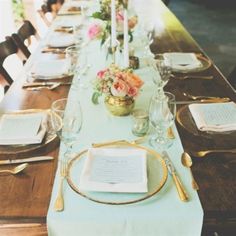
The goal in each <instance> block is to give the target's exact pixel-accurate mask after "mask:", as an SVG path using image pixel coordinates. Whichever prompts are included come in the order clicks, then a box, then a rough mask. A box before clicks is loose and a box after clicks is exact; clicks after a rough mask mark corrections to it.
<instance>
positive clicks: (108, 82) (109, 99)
mask: <svg viewBox="0 0 236 236" xmlns="http://www.w3.org/2000/svg"><path fill="white" fill-rule="evenodd" d="M93 84H94V93H93V96H92V102H93V103H94V104H98V98H99V97H100V96H101V95H103V94H104V95H105V100H104V103H105V106H106V108H107V110H108V111H109V112H110V113H111V114H113V115H115V116H127V115H129V114H130V113H131V111H132V110H133V108H134V105H135V98H136V97H137V96H138V94H139V91H140V88H141V87H142V85H143V81H142V80H141V79H140V78H139V77H138V76H137V75H135V74H134V73H133V71H132V70H131V69H129V68H126V69H121V68H119V67H118V66H116V65H115V64H111V65H110V66H109V67H108V68H106V69H104V70H100V71H99V72H98V73H97V76H96V79H95V80H94V83H93Z"/></svg>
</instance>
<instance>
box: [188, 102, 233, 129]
mask: <svg viewBox="0 0 236 236" xmlns="http://www.w3.org/2000/svg"><path fill="white" fill-rule="evenodd" d="M189 110H190V112H191V114H192V116H193V119H194V121H195V123H196V125H197V128H198V129H199V130H201V131H215V132H225V131H232V130H236V104H235V103H234V102H227V103H207V104H191V105H189Z"/></svg>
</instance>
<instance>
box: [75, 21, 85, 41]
mask: <svg viewBox="0 0 236 236" xmlns="http://www.w3.org/2000/svg"><path fill="white" fill-rule="evenodd" d="M82 28H83V25H82V24H79V25H74V26H73V35H74V39H75V43H76V44H81V43H82V42H83V35H82V32H81V31H82Z"/></svg>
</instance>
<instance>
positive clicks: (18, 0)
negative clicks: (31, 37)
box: [12, 0, 25, 23]
mask: <svg viewBox="0 0 236 236" xmlns="http://www.w3.org/2000/svg"><path fill="white" fill-rule="evenodd" d="M12 8H13V14H14V17H15V21H16V23H21V22H22V21H23V20H24V19H25V15H24V5H23V2H22V0H12Z"/></svg>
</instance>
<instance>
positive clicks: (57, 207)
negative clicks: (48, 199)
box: [54, 161, 67, 211]
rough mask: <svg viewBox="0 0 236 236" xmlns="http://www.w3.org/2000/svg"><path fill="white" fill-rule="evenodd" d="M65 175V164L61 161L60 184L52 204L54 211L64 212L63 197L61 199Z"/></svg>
mask: <svg viewBox="0 0 236 236" xmlns="http://www.w3.org/2000/svg"><path fill="white" fill-rule="evenodd" d="M66 174H67V163H66V162H65V161H62V162H61V164H60V183H59V190H58V194H57V198H56V201H55V204H54V210H55V211H63V210H64V197H63V183H64V179H65V177H66Z"/></svg>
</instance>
